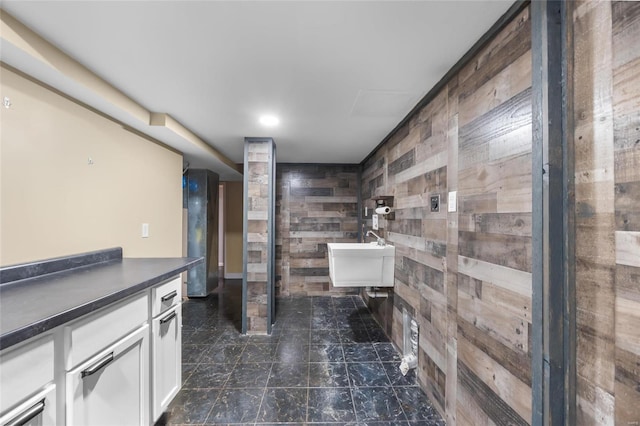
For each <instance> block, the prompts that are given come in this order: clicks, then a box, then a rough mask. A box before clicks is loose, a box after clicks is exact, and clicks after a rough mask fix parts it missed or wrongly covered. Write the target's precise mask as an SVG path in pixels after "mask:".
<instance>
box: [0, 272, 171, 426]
mask: <svg viewBox="0 0 640 426" xmlns="http://www.w3.org/2000/svg"><path fill="white" fill-rule="evenodd" d="M181 293H182V287H181V285H180V278H176V279H172V280H167V281H164V282H162V283H160V284H158V285H156V286H153V287H151V288H147V289H145V290H141V291H139V292H138V293H136V294H133V295H131V296H129V297H128V298H127V299H125V300H121V301H119V302H115V303H113V304H111V305H109V306H106V307H104V308H102V309H100V310H98V311H95V312H92V313H90V314H88V315H85V316H83V317H81V318H78V319H76V320H74V321H71V322H69V323H66V324H63V325H60V326H58V327H57V328H54V329H53V330H50V331H48V332H47V333H45V334H43V335H40V336H37V337H34V338H32V339H29V340H27V341H25V342H23V343H20V344H17V345H16V346H15V347H10V348H8V349H6V350H3V351H2V352H0V426H5V425H8V424H9V425H23V426H25V425H28V426H36V425H38V426H45V425H46V426H48V425H61V426H63V425H65V424H66V425H69V426H72V425H78V426H87V425H91V426H100V425H106V426H113V425H118V426H128V425H136V426H148V425H153V424H154V423H155V421H156V420H157V419H158V418H159V417H160V416H161V415H162V413H163V411H164V410H165V409H166V408H167V406H168V405H169V403H170V402H171V400H172V399H173V398H174V397H175V396H176V394H177V393H178V391H179V390H180V387H181V384H182V365H181V357H182V337H181V327H182V310H181V307H182V306H181V301H182V294H181Z"/></svg>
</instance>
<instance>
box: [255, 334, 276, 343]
mask: <svg viewBox="0 0 640 426" xmlns="http://www.w3.org/2000/svg"><path fill="white" fill-rule="evenodd" d="M279 340H280V335H279V334H274V333H271V335H265V334H252V335H250V336H249V343H278V341H279Z"/></svg>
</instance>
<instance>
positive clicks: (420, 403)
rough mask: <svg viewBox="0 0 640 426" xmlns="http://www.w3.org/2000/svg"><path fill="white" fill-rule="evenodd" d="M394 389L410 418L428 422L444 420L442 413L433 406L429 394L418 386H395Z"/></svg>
mask: <svg viewBox="0 0 640 426" xmlns="http://www.w3.org/2000/svg"><path fill="white" fill-rule="evenodd" d="M394 390H395V392H396V396H397V398H398V401H400V405H401V406H402V409H403V410H404V414H405V415H406V416H407V419H408V420H411V421H428V422H438V421H442V418H441V417H440V414H438V412H437V411H436V409H435V408H434V407H433V405H432V404H431V402H430V401H429V399H428V398H427V395H426V394H425V393H424V392H423V391H422V390H421V389H420V388H419V387H418V386H412V387H397V388H394ZM433 424H437V423H433Z"/></svg>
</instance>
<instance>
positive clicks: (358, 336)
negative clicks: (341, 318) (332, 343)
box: [340, 328, 373, 344]
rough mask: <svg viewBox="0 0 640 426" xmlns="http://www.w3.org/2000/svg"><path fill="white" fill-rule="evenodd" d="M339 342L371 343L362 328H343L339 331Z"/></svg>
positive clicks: (367, 334)
mask: <svg viewBox="0 0 640 426" xmlns="http://www.w3.org/2000/svg"><path fill="white" fill-rule="evenodd" d="M340 341H341V342H342V343H343V344H349V343H372V342H373V341H372V340H371V338H370V337H369V333H368V332H367V330H366V329H364V328H343V329H341V330H340Z"/></svg>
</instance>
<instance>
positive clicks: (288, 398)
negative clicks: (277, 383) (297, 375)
mask: <svg viewBox="0 0 640 426" xmlns="http://www.w3.org/2000/svg"><path fill="white" fill-rule="evenodd" d="M306 417H307V389H295V388H277V389H276V388H272V389H267V390H266V392H265V394H264V398H263V399H262V405H261V406H260V412H259V414H258V421H259V422H293V423H298V424H300V423H304V421H305V420H306Z"/></svg>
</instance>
